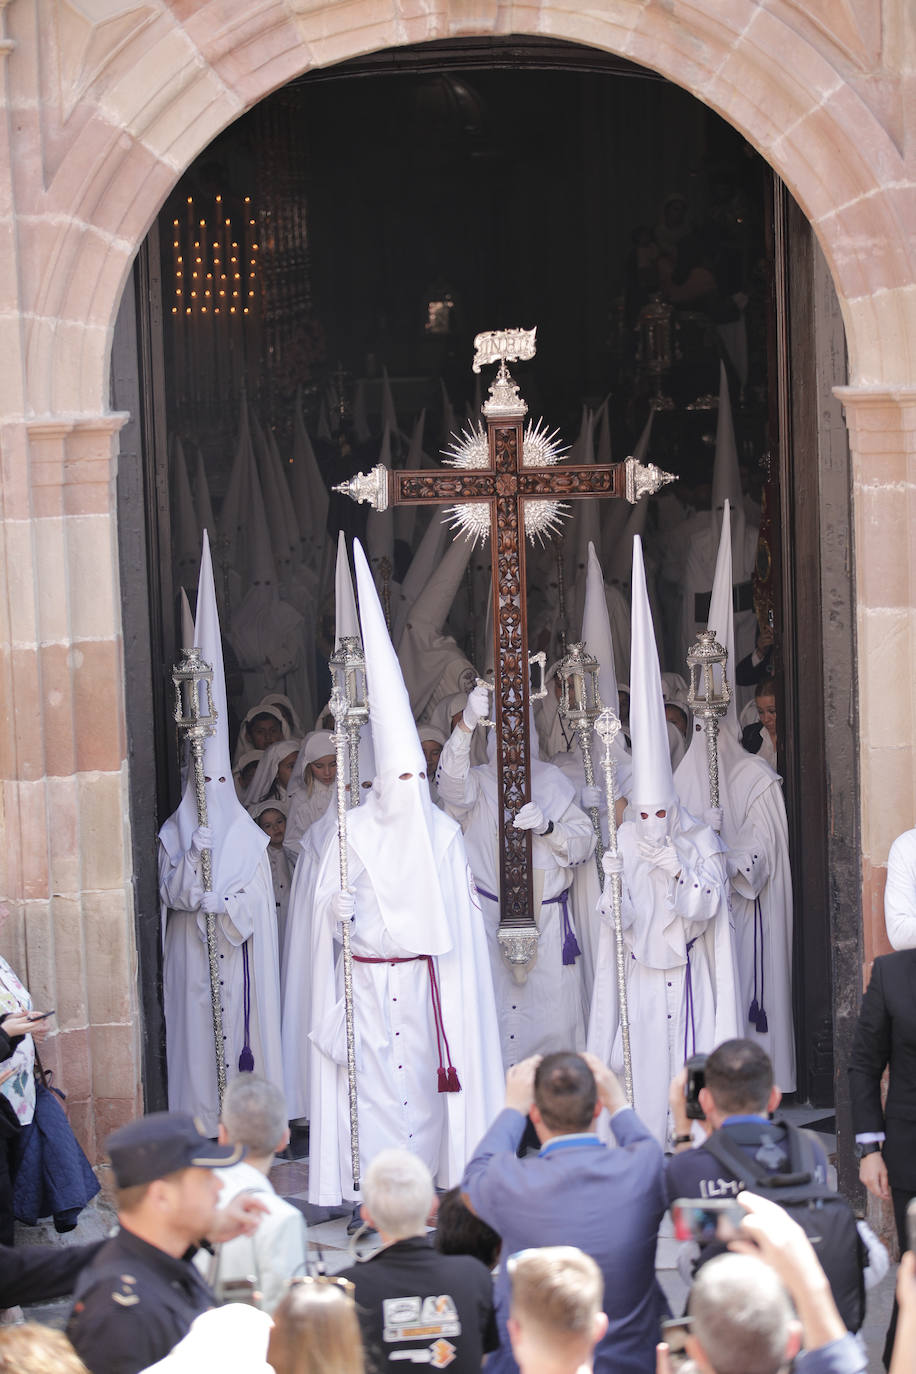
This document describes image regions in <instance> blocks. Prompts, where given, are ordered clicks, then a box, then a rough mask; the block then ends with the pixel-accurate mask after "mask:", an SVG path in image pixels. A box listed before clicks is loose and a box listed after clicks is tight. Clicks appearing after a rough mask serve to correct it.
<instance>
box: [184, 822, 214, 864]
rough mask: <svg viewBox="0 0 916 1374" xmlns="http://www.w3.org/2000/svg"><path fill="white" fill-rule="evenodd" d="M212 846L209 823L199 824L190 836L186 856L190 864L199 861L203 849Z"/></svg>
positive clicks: (211, 832)
mask: <svg viewBox="0 0 916 1374" xmlns="http://www.w3.org/2000/svg"><path fill="white" fill-rule="evenodd" d="M212 848H213V831H212V830H211V829H210V826H209V825H199V826H198V827H197V829H196V830H195V831H194V834H193V835H192V836H191V848H190V849H189V850H188V858H189V859H190V860H191V863H192V864H199V863H200V856H201V854H202V853H203V852H204V850H205V849H212Z"/></svg>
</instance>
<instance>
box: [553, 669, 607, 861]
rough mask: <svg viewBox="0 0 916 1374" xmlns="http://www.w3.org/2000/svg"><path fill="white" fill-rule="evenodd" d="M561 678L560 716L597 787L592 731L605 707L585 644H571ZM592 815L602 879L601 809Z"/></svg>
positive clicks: (592, 808) (591, 783)
mask: <svg viewBox="0 0 916 1374" xmlns="http://www.w3.org/2000/svg"><path fill="white" fill-rule="evenodd" d="M557 677H558V679H559V682H560V704H559V708H558V709H559V712H560V715H561V716H562V717H563V719H564V720H565V721H566V722H567V724H568V725H570V726H571V728H572V729H573V730H574V731H575V734H576V743H577V744H578V746H579V750H580V752H581V754H582V768H583V770H584V772H585V782H586V786H588V787H594V785H595V769H594V765H593V763H592V732H593V730H594V728H595V721H596V720H597V719H598V716H599V715H600V713H601V711H602V710H603V705H604V704H603V702H602V700H601V696H600V694H599V691H598V660H597V658H595V656H594V655H593V654H590V653H589V652H588V649H587V647H586V646H585V644H570V645H569V648H568V650H567V652H566V655H565V656H564V657H563V658H562V659H561V660H560V662H559V664H558V665H557ZM588 815H589V819H590V820H591V823H592V825H593V826H594V829H595V840H596V843H595V859H596V862H597V864H598V877H599V880H600V878H601V873H602V868H601V859H602V855H603V854H604V839H603V836H602V834H601V816H600V813H599V811H598V807H597V806H590V807H589V808H588Z"/></svg>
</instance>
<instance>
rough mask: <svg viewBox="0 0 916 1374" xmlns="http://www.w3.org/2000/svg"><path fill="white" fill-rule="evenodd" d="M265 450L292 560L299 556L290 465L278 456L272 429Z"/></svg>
mask: <svg viewBox="0 0 916 1374" xmlns="http://www.w3.org/2000/svg"><path fill="white" fill-rule="evenodd" d="M267 450H268V453H269V454H270V461H271V464H272V467H273V475H274V485H275V487H276V490H277V493H278V494H279V497H280V500H281V502H282V506H283V519H284V522H285V525H286V539H287V543H288V544H289V547H290V553H291V555H292V556H293V557H294V558H298V556H299V519H298V517H297V515H296V507H295V505H294V503H293V497H292V492H291V490H290V485H289V478H288V477H287V473H288V472H292V463H284V461H283V459H282V458H281V456H280V448H279V445H278V444H277V440H276V438H275V437H274V432H273V430H272V429H269V430H268V431H267Z"/></svg>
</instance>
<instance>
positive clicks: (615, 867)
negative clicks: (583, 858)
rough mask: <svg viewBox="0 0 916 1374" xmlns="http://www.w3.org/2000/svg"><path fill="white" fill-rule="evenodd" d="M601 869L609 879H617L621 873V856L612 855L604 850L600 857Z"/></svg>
mask: <svg viewBox="0 0 916 1374" xmlns="http://www.w3.org/2000/svg"><path fill="white" fill-rule="evenodd" d="M601 867H602V868H603V869H604V871H605V873H606V874H607V876H608V877H609V878H614V877H619V876H620V875H621V874H622V873H623V855H622V854H612V853H611V851H610V850H609V849H606V850H605V851H604V853H603V854H602V856H601Z"/></svg>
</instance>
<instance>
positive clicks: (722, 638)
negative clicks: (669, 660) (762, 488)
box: [706, 497, 741, 738]
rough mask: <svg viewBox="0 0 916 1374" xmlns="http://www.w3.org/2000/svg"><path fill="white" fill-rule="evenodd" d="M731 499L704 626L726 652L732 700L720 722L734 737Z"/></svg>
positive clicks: (719, 685)
mask: <svg viewBox="0 0 916 1374" xmlns="http://www.w3.org/2000/svg"><path fill="white" fill-rule="evenodd" d="M730 517H731V503H730V502H729V500H728V498H727V497H726V499H725V507H724V510H723V512H722V532H721V534H720V535H719V552H718V554H717V555H716V571H715V576H714V577H713V580H712V594H711V596H710V598H709V619H708V620H707V621H706V628H707V630H712V631H713V632H714V633H715V636H716V639H717V640H718V642H719V643H720V644H721V645H722V647H723V649H725V650H726V652H727V654H728V659H727V661H726V664H725V672H726V676H727V677H728V685H729V687H730V688H731V700H730V701H729V703H728V712H727V713H726V716H725V720H724V722H723V728H724V729H726V730H728V731H729V733H730V734H731V735H732V736H733V737H734V738H737V737H738V736H739V735H740V734H741V727H740V726H739V724H738V703H737V695H736V692H735V603H734V598H733V595H732V526H731V518H730ZM715 676H716V691H717V692H719V691H721V690H722V683H721V680H720V679H721V675H720V673H719V672H718V671H717V672H716V674H715Z"/></svg>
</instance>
